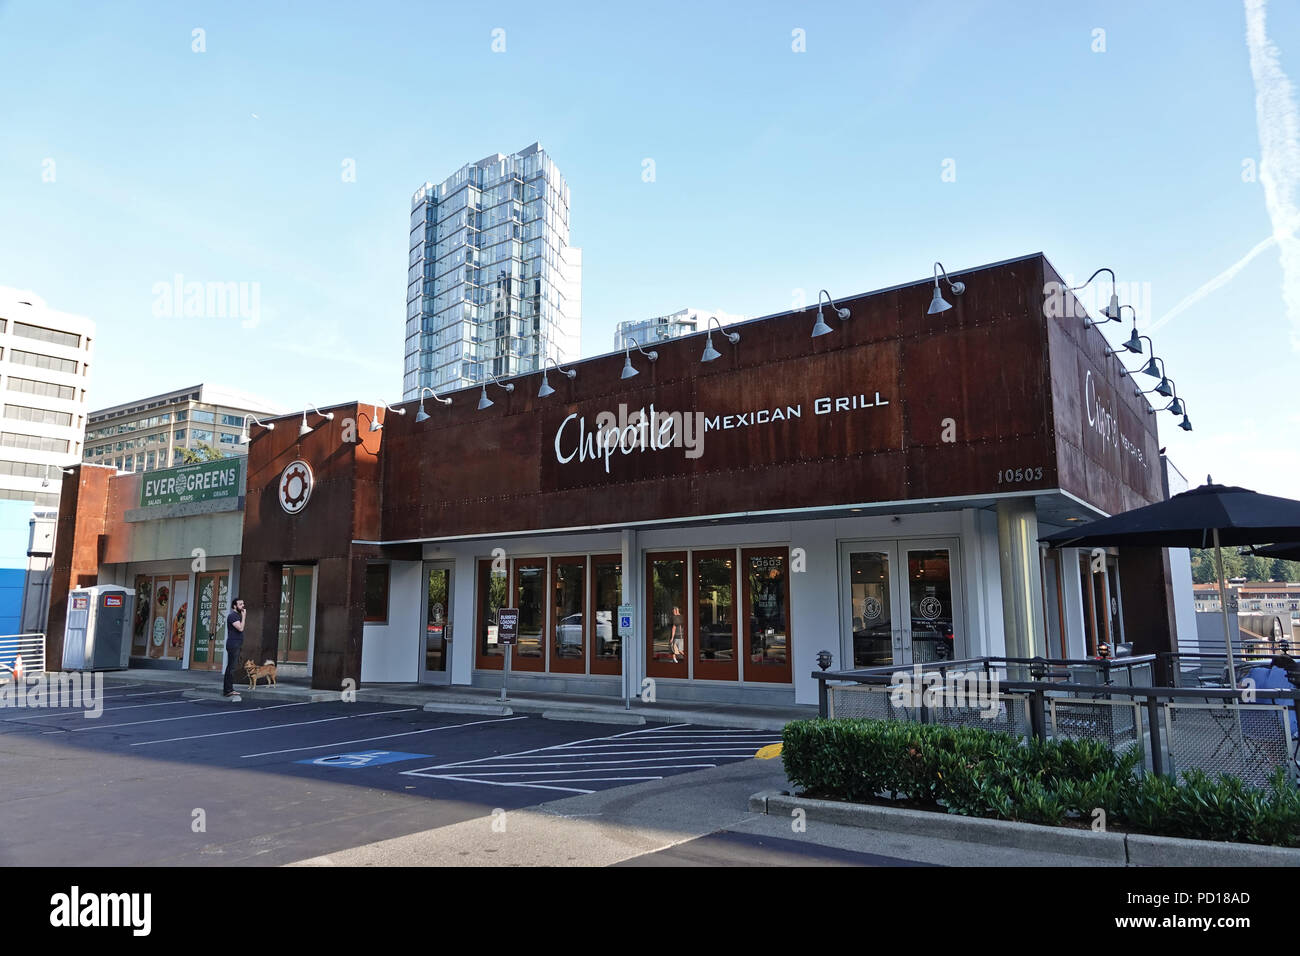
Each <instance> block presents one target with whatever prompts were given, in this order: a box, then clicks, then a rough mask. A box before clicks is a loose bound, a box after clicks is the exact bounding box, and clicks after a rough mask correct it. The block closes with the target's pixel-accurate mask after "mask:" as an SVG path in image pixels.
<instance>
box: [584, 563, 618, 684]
mask: <svg viewBox="0 0 1300 956" xmlns="http://www.w3.org/2000/svg"><path fill="white" fill-rule="evenodd" d="M592 575H593V577H594V582H593V585H592V617H593V619H594V622H595V627H594V630H593V631H592V635H591V640H592V645H591V648H592V651H591V671H592V673H593V674H597V673H599V674H618V673H620V672H621V670H622V666H621V665H622V653H623V643H622V641H621V640H620V639H619V636H618V605H619V602H620V600H621V598H622V587H623V564H622V562H621V561H618V560H602V559H600V558H596V559H594V560H593V561H592Z"/></svg>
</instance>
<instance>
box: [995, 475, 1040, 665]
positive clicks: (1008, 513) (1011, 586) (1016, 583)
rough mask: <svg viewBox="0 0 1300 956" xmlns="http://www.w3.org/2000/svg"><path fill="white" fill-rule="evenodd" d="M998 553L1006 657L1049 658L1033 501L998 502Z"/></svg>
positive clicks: (1022, 499) (1014, 499) (1019, 499)
mask: <svg viewBox="0 0 1300 956" xmlns="http://www.w3.org/2000/svg"><path fill="white" fill-rule="evenodd" d="M998 553H999V557H1000V559H1001V567H1002V620H1003V628H1004V630H1005V632H1006V645H1007V651H1006V653H1007V656H1008V657H1037V656H1046V653H1047V638H1046V628H1045V626H1044V622H1043V575H1042V568H1041V567H1040V566H1039V554H1038V515H1037V512H1036V511H1035V508H1034V499H1033V498H1004V499H1002V500H1001V501H999V502H998Z"/></svg>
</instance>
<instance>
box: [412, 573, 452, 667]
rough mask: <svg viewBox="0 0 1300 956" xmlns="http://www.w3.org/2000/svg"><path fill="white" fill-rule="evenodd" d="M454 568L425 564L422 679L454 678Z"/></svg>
mask: <svg viewBox="0 0 1300 956" xmlns="http://www.w3.org/2000/svg"><path fill="white" fill-rule="evenodd" d="M451 572H452V566H451V565H450V564H425V566H424V583H425V589H424V633H423V635H422V636H421V638H420V681H421V682H422V683H426V684H447V683H450V682H451V648H452V643H451V639H452V636H453V635H452V626H451V595H452V589H451Z"/></svg>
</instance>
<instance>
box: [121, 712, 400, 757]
mask: <svg viewBox="0 0 1300 956" xmlns="http://www.w3.org/2000/svg"><path fill="white" fill-rule="evenodd" d="M305 703H313V702H312V701H305ZM279 706H281V707H287V706H297V705H289V704H280V705H279ZM259 709H260V710H272V709H274V708H271V707H262V708H259ZM416 710H420V708H419V707H406V708H403V709H402V710H375V711H371V712H370V713H368V714H342V715H341V716H338V717H322V718H320V719H319V720H299V721H296V722H294V723H291V724H272V725H271V726H269V727H245V728H243V729H242V730H221V731H217V732H216V733H211V734H193V735H191V736H189V737H168V738H166V739H165V740H138V741H136V742H135V743H133V744H131V746H132V747H148V746H150V745H152V744H172V743H176V742H177V741H181V740H203V739H204V738H206V737H229V736H230V735H231V734H255V733H258V732H260V731H263V730H280V729H282V728H284V727H305V726H307V725H308V724H328V723H329V722H330V721H334V720H353V719H354V718H357V717H381V716H383V715H384V714H409V713H411V712H412V711H416ZM117 726H125V725H124V724H119V725H117Z"/></svg>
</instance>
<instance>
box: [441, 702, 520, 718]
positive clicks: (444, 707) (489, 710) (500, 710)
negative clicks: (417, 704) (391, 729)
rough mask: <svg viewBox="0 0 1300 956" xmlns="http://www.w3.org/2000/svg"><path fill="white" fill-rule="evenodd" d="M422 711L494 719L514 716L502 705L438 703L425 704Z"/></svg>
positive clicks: (511, 711)
mask: <svg viewBox="0 0 1300 956" xmlns="http://www.w3.org/2000/svg"><path fill="white" fill-rule="evenodd" d="M424 710H427V711H428V712H429V713H431V714H490V715H492V716H494V717H510V716H512V715H513V714H514V711H513V710H511V709H510V708H509V707H506V706H505V705H504V704H444V703H441V702H440V701H435V702H431V703H428V704H425V705H424Z"/></svg>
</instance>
